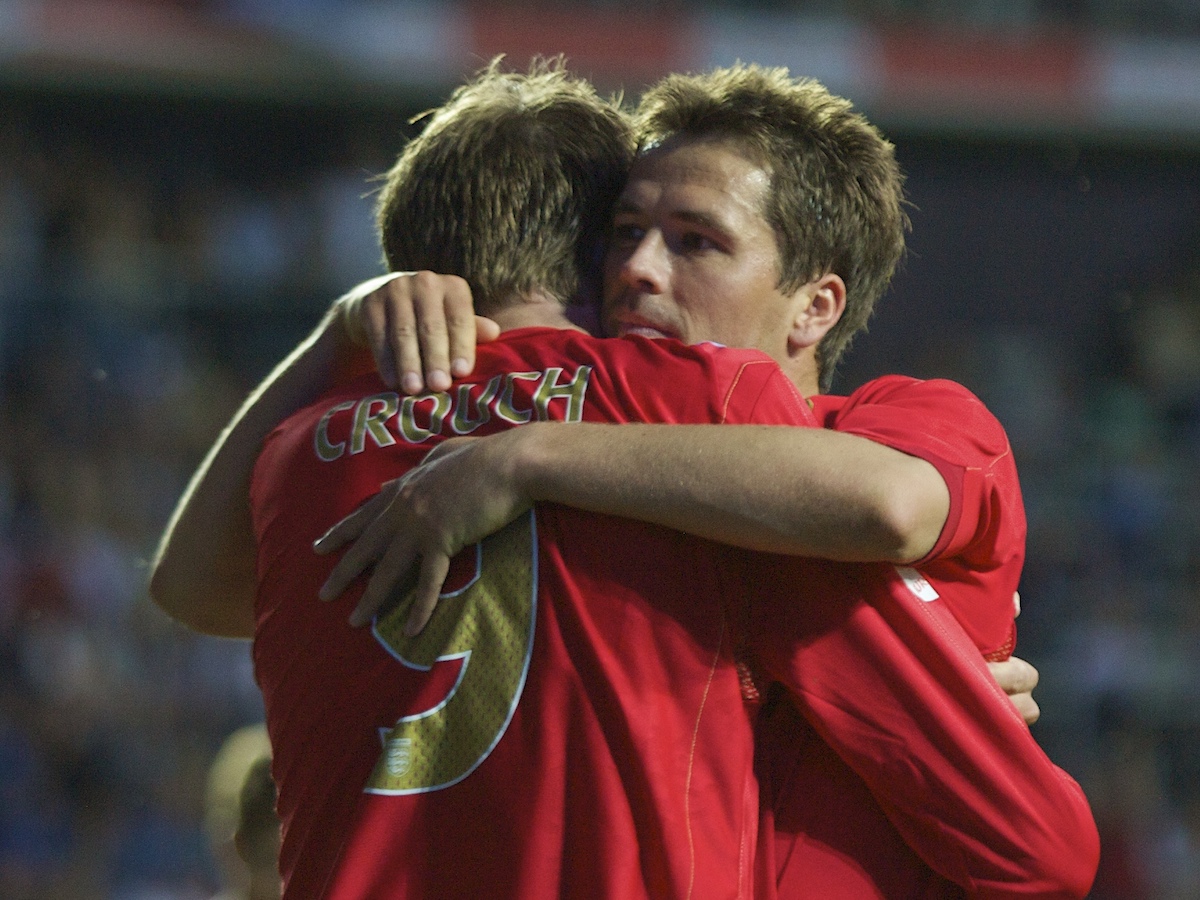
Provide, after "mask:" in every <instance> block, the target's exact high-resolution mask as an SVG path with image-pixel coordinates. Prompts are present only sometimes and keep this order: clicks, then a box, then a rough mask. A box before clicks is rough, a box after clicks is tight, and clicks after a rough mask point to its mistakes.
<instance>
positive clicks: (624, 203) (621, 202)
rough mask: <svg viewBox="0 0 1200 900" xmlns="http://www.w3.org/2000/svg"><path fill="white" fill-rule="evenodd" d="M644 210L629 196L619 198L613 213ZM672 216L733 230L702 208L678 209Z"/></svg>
mask: <svg viewBox="0 0 1200 900" xmlns="http://www.w3.org/2000/svg"><path fill="white" fill-rule="evenodd" d="M643 211H644V207H643V206H642V205H641V204H639V203H637V202H635V201H633V200H630V199H629V198H627V197H621V198H618V200H617V202H616V203H614V204H613V208H612V215H614V216H616V215H621V214H622V213H624V214H630V215H632V214H637V213H641V212H643ZM670 218H672V219H675V220H676V221H682V222H686V223H689V224H692V225H698V226H700V227H702V228H709V229H712V230H714V231H719V232H723V233H728V232H730V230H731V229H730V227H729V226H728V225H727V224H726V223H725V222H724V221H722V220H721V219H720V218H719V217H717V216H714V215H712V214H711V213H707V212H703V211H701V210H694V209H677V210H674V211H673V212H671V214H670Z"/></svg>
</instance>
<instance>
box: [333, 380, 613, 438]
mask: <svg viewBox="0 0 1200 900" xmlns="http://www.w3.org/2000/svg"><path fill="white" fill-rule="evenodd" d="M591 373H592V367H591V366H580V367H579V368H577V369H576V370H575V371H574V372H573V373H571V374H569V375H567V374H565V370H564V369H562V368H561V367H558V366H552V367H550V368H548V369H545V370H544V371H541V372H509V373H507V374H505V375H497V376H495V377H494V378H491V379H489V380H488V381H487V383H486V384H460V385H459V386H458V387H457V388H454V389H453V390H452V391H451V392H438V393H428V394H420V395H418V396H415V397H404V398H401V397H400V395H399V394H397V393H396V392H395V391H385V392H383V393H379V394H372V395H371V396H369V397H363V398H362V399H360V400H347V401H345V402H343V403H338V404H337V405H336V406H333V407H330V408H329V410H327V411H326V413H325V415H323V416H321V421H320V422H319V423H317V428H316V431H315V433H314V435H313V449H314V450H315V451H316V454H317V457H318V458H319V459H321V460H322V461H324V462H333V461H334V460H336V459H340V458H341V457H342V456H343V455H344V454H345V453H347V452H349V453H350V454H351V455H353V454H356V453H362V452H363V451H364V450H365V449H366V448H367V439H368V438H370V440H371V442H372V443H373V444H374V445H375V446H376V447H390V446H392V445H393V444H395V443H396V441H397V439H400V440H403V441H406V442H408V443H410V444H420V443H422V442H423V441H427V440H429V438H431V437H433V436H434V435H435V434H438V435H444V436H446V437H454V436H459V435H465V434H470V433H471V432H473V431H475V430H477V429H479V428H482V427H483V426H484V425H486V424H488V423H489V422H491V421H492V417H493V416H495V417H496V418H498V419H501V420H503V421H505V422H507V423H509V424H511V425H524V424H525V423H527V422H535V421H536V422H546V421H549V420H551V419H555V418H559V417H557V416H552V415H551V413H550V404H551V403H554V402H555V401H561V402H562V403H565V404H566V406H565V408H564V409H563V410H562V411H561V412H562V416H561V418H560V421H563V422H578V421H580V420H581V419H582V418H583V402H584V399H585V396H586V394H587V388H588V380H589V378H590V377H591ZM347 420H348V424H349V427H348V428H347ZM343 435H344V436H345V437H344V439H335V437H337V438H341V437H342V436H343Z"/></svg>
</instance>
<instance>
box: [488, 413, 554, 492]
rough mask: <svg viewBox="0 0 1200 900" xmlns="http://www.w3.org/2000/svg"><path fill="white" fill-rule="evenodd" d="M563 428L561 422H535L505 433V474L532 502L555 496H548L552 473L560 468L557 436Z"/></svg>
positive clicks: (502, 462) (503, 472) (503, 461)
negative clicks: (557, 458) (557, 464)
mask: <svg viewBox="0 0 1200 900" xmlns="http://www.w3.org/2000/svg"><path fill="white" fill-rule="evenodd" d="M561 430H562V425H561V424H559V423H553V422H531V423H530V424H528V425H523V426H521V427H520V428H513V429H510V430H509V431H506V432H503V436H504V438H506V439H507V441H508V445H507V446H506V447H504V449H503V454H502V457H501V468H502V474H503V477H505V478H506V479H507V480H508V483H509V484H510V485H512V487H513V490H514V491H515V492H516V493H517V494H518V495H520V496H521V497H524V498H525V499H526V500H528V501H529V502H530V503H531V504H532V503H537V502H539V501H545V500H553V499H554V498H552V497H550V496H548V488H549V485H550V478H549V475H550V474H551V473H554V472H555V471H556V470H555V459H556V454H555V448H556V446H557V445H558V441H557V439H556V438H557V437H558V436H559V432H560V431H561Z"/></svg>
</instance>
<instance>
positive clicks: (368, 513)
mask: <svg viewBox="0 0 1200 900" xmlns="http://www.w3.org/2000/svg"><path fill="white" fill-rule="evenodd" d="M359 517H361V518H359ZM351 520H354V521H351ZM364 523H365V526H364ZM343 525H345V526H346V530H345V532H344V533H339V534H338V535H336V536H332V532H333V531H336V530H337V529H340V528H342V526H343ZM355 529H357V531H358V532H360V533H357V534H356V533H355ZM327 536H329V537H330V542H329V544H323V543H322V544H321V546H322V549H321V550H318V552H328V551H327V550H326V549H325V548H326V547H328V548H329V549H330V550H332V549H336V548H335V547H334V546H333V542H334V540H339V539H340V540H341V543H339V544H338V545H337V546H342V544H344V543H345V542H346V541H349V540H354V543H353V544H351V545H350V547H349V549H347V550H346V552H345V553H344V554H343V555H342V558H341V559H339V560H338V562H337V565H335V566H334V567H333V571H332V572H330V573H329V577H328V578H327V579H325V583H324V584H323V585H321V590H320V591H318V592H317V596H318V597H320V599H322V600H324V601H326V602H329V601H330V600H335V599H337V598H338V597H340V596H341V595H342V593H343V592H345V590H346V588H347V587H349V586H350V583H351V582H352V581H354V579H356V578H357V577H358V576H359V575H361V574H362V573H363V572H365V571H366V570H367V569H368V568H370V567H371V566H372V565H374V564H375V561H376V560H379V559H381V558H382V557H383V556H384V555H385V553H386V552H387V549H388V544H389V543H390V538H391V535H390V534H388V532H387V529H386V527H384V526H381V525H380V519H379V518H378V517H376V516H375V515H374V513H373V511H372V510H368V509H367V508H366V507H363V508H362V509H359V510H358V511H356V512H354V513H351V515H349V516H347V517H346V518H345V519H343V520H342V521H341V522H339V523H338V524H337V525H335V526H334V528H333V529H332V530H331V532H330V534H329V535H327ZM323 541H325V538H324V537H322V538H321V539H320V541H319V542H318V543H321V542H323Z"/></svg>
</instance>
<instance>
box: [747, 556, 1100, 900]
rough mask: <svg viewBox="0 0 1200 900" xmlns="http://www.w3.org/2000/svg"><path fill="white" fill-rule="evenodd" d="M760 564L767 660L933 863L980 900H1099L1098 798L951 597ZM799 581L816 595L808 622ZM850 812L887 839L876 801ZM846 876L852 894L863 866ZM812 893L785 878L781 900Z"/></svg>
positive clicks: (758, 603)
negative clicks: (1095, 895) (1023, 712)
mask: <svg viewBox="0 0 1200 900" xmlns="http://www.w3.org/2000/svg"><path fill="white" fill-rule="evenodd" d="M751 564H752V565H753V566H754V568H752V569H751V573H750V575H749V576H748V578H749V580H750V582H751V583H753V584H754V585H755V588H756V593H755V598H756V599H755V601H754V606H753V609H754V612H753V614H752V617H751V634H752V635H753V638H754V642H755V649H756V651H757V654H758V661H759V663H760V664H762V665H763V666H764V667H765V668H766V670H767V672H768V673H769V674H770V675H771V676H772V677H774V678H776V679H778V680H779V681H781V682H782V683H783V684H784V686H785V687H787V688H788V690H789V691H790V692H791V694H792V697H793V698H794V700H795V702H796V705H797V707H798V708H799V709H800V711H801V713H802V714H803V715H804V717H805V718H806V719H807V720H808V721H809V723H810V724H811V726H812V727H813V729H814V730H815V731H816V732H817V733H818V734H819V735H820V736H821V738H823V739H824V740H825V741H826V742H827V743H828V745H829V746H830V747H831V748H832V749H833V750H834V752H835V753H836V754H837V755H838V756H839V757H840V758H841V759H842V760H843V761H844V763H845V764H846V765H847V766H848V767H849V768H850V769H852V770H853V771H854V772H855V773H856V774H857V775H858V776H859V777H860V778H861V779H862V781H863V782H864V783H865V784H866V786H867V787H868V789H869V790H870V792H871V794H872V795H873V796H874V798H875V801H876V802H877V803H878V805H879V807H880V808H881V809H882V811H883V813H884V814H885V815H886V817H887V819H888V820H889V821H890V822H891V824H892V826H893V827H895V829H896V830H897V831H898V832H899V833H900V835H902V837H903V838H904V841H905V842H906V843H907V844H908V845H909V846H910V847H911V848H913V849H914V850H915V851H916V852H917V854H918V855H919V856H920V858H921V859H922V860H924V862H925V864H927V865H928V866H929V867H930V868H932V869H933V870H934V871H935V872H937V873H938V874H939V875H941V876H942V877H943V878H945V879H947V880H949V881H951V882H954V883H955V884H957V885H959V886H960V887H962V888H963V889H964V890H966V892H967V894H968V895H969V896H972V897H983V898H997V900H998V898H1018V897H1022V898H1031V897H1038V898H1080V897H1084V896H1086V894H1087V892H1088V890H1089V889H1090V886H1091V882H1092V879H1093V877H1094V876H1095V873H1096V868H1097V865H1098V862H1099V838H1098V836H1097V831H1096V826H1095V823H1094V820H1093V818H1092V814H1091V810H1090V807H1089V805H1088V802H1087V799H1086V798H1085V796H1084V794H1083V791H1082V790H1081V789H1080V787H1079V785H1078V784H1077V783H1076V782H1075V781H1074V780H1073V779H1072V778H1071V777H1070V776H1069V775H1068V774H1067V773H1066V772H1064V771H1063V770H1061V769H1060V768H1058V767H1057V766H1055V765H1054V764H1053V762H1051V760H1050V759H1049V758H1048V757H1047V756H1046V754H1045V753H1044V752H1043V751H1042V749H1041V748H1040V747H1039V746H1038V744H1037V742H1036V741H1035V740H1034V738H1033V736H1032V734H1031V733H1030V731H1029V729H1028V728H1027V727H1026V725H1025V723H1024V721H1022V719H1021V718H1020V716H1019V715H1018V714H1017V712H1016V710H1015V708H1014V707H1013V706H1012V704H1011V703H1010V702H1009V700H1008V698H1007V697H1005V696H1004V694H1003V692H1002V691H1001V690H1000V688H999V687H998V685H997V684H996V682H995V681H994V680H993V679H992V677H991V675H990V673H989V672H988V671H987V669H986V666H985V665H984V662H983V660H982V658H981V657H980V655H979V653H978V651H977V650H976V648H975V647H974V646H973V644H972V642H971V640H970V639H969V637H968V636H967V634H966V633H965V632H964V630H963V629H962V627H961V626H960V625H959V623H958V622H957V621H956V619H955V616H954V614H953V612H952V610H951V609H950V607H949V606H948V605H947V604H945V603H942V602H940V601H938V600H933V599H929V598H928V595H924V596H922V595H920V594H919V593H918V592H917V591H915V590H914V589H913V588H912V586H911V585H910V584H909V583H908V582H907V581H906V580H905V578H904V577H902V576H901V575H900V573H899V572H897V570H896V569H895V568H894V567H892V566H888V565H883V564H878V565H857V566H846V565H840V564H836V563H830V562H826V561H822V560H795V559H793V560H787V561H783V560H780V559H778V558H773V559H769V558H765V557H764V558H760V559H759V560H758V562H754V561H753V560H752V563H751ZM798 585H800V586H802V587H801V588H800V589H801V590H803V591H804V592H805V593H806V594H807V595H809V597H810V599H812V600H814V601H816V602H813V603H811V604H809V605H806V606H805V608H804V611H805V614H804V615H803V616H798V615H796V614H795V610H794V607H795V605H796V602H797V601H796V594H797V586H798ZM789 610H790V614H789ZM818 787H819V786H818ZM803 792H804V786H803V784H795V783H793V784H789V785H787V789H786V791H785V797H784V798H783V799H782V802H783V803H784V804H785V805H786V804H788V803H793V804H802V803H803V802H804V800H803V797H802V796H801V794H802V793H803ZM833 802H837V803H838V804H839V805H843V804H845V803H850V804H853V803H855V802H856V801H855V798H854V795H853V794H852V793H850V794H847V795H846V796H844V797H841V798H835V800H834V801H833ZM856 812H857V813H858V814H857V815H856V814H855V813H856ZM843 815H844V816H846V817H847V818H853V819H855V820H856V821H859V822H861V823H863V824H862V825H861V826H860V831H861V833H860V834H858V835H857V836H856V841H857V844H858V845H859V846H860V847H862V846H867V847H869V846H872V842H877V843H879V844H880V845H881V846H887V843H886V834H884V833H883V832H882V831H880V830H879V825H878V824H875V825H874V826H872V824H871V822H872V820H871V817H870V813H869V810H856V809H852V808H845V809H843ZM872 827H874V829H875V831H874V833H872ZM806 843H807V841H805V840H804V839H801V840H800V841H799V843H798V844H797V846H798V847H799V849H800V851H801V852H803V851H805V849H806V846H805V845H806ZM811 858H812V859H813V860H815V862H816V864H818V865H819V864H820V863H821V858H820V856H813V857H811ZM866 858H867V859H868V860H869V859H871V858H873V855H872V853H870V852H867V854H866ZM810 868H812V867H810ZM826 871H828V867H826ZM795 874H797V875H798V876H799V877H800V880H801V881H804V880H805V879H808V880H811V878H812V877H813V873H812V872H811V871H810V872H808V873H805V872H803V871H801V872H798V873H795ZM784 875H785V878H786V873H784ZM895 876H896V873H885V876H884V877H895ZM840 877H841V878H842V879H843V883H840V884H839V885H835V886H837V887H840V888H842V889H844V888H845V887H846V885H845V883H844V880H845V879H847V878H852V877H853V873H843V874H842V875H841V876H840ZM829 890H830V891H832V890H833V887H830V888H829ZM806 891H807V888H802V889H801V890H800V891H799V892H798V893H796V894H792V893H789V892H788V891H787V890H785V885H784V883H783V882H782V881H781V884H780V894H779V896H780V897H783V896H816V895H815V894H811V893H807V892H806ZM842 895H843V894H838V896H842ZM846 896H849V894H846ZM922 896H924V895H922ZM939 896H940V895H939Z"/></svg>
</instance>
